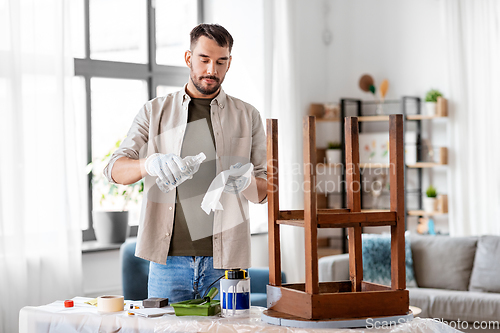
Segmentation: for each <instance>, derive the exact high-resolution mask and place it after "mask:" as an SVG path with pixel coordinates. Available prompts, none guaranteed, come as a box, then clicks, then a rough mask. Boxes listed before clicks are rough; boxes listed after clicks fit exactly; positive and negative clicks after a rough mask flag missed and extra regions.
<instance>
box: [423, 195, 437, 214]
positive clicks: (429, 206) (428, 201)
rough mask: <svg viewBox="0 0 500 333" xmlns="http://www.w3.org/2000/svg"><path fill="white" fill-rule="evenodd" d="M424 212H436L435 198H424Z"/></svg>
mask: <svg viewBox="0 0 500 333" xmlns="http://www.w3.org/2000/svg"><path fill="white" fill-rule="evenodd" d="M424 211H425V212H426V213H434V212H435V211H436V198H429V197H424Z"/></svg>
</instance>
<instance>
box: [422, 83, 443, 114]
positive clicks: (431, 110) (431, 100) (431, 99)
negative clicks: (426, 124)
mask: <svg viewBox="0 0 500 333" xmlns="http://www.w3.org/2000/svg"><path fill="white" fill-rule="evenodd" d="M442 96H443V94H441V92H440V91H439V90H436V89H431V90H429V91H428V92H427V94H426V95H425V109H426V111H427V115H428V116H435V115H436V103H437V100H438V97H442Z"/></svg>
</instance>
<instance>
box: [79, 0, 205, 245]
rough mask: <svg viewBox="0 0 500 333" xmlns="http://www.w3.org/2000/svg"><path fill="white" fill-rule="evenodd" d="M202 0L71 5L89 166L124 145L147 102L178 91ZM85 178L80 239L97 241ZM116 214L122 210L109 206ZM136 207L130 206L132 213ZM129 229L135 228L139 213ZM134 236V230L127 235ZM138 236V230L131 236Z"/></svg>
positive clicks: (98, 0) (93, 201)
mask: <svg viewBox="0 0 500 333" xmlns="http://www.w3.org/2000/svg"><path fill="white" fill-rule="evenodd" d="M202 1H203V0H197V1H193V0H181V1H180V0H175V1H174V0H143V1H137V0H75V4H76V5H75V6H74V7H72V13H71V15H72V22H73V25H72V29H73V30H72V33H73V36H72V42H73V56H74V58H75V75H76V78H75V86H74V87H75V89H74V91H75V94H76V97H77V98H76V99H75V100H76V101H78V103H79V105H78V106H77V107H79V108H81V109H82V111H83V110H84V114H85V115H86V119H85V121H82V123H85V126H86V145H87V161H88V162H89V163H90V162H91V161H92V160H93V159H95V158H97V157H100V156H103V155H105V154H106V152H108V151H109V150H110V149H111V148H112V147H113V146H114V144H115V143H116V142H117V141H118V140H121V139H123V138H125V136H126V134H127V131H128V129H129V128H130V125H131V124H132V121H133V119H134V117H135V115H136V114H137V112H138V111H139V109H140V108H141V107H142V105H143V104H144V103H145V102H146V101H147V100H149V99H152V98H154V97H156V96H159V95H164V94H167V93H170V92H172V91H177V90H179V89H180V88H181V87H182V86H183V85H184V84H185V82H186V79H187V77H188V75H189V70H188V68H187V67H186V65H185V63H184V51H185V50H187V49H188V48H189V32H190V30H191V29H192V28H193V27H194V26H195V25H196V24H197V23H198V22H201V21H202V12H203V6H202ZM91 184H92V179H91V176H90V175H89V176H88V196H87V200H88V207H89V209H88V212H89V214H88V215H89V219H88V220H89V223H88V225H85V226H82V230H83V240H84V241H85V240H93V239H95V236H94V231H93V227H92V221H91V216H92V214H90V212H91V211H92V209H93V207H94V206H95V205H97V204H98V203H99V197H98V195H97V193H93V192H96V191H97V190H98V189H97V187H94V189H92V186H91ZM115 205H116V209H119V207H118V206H121V205H122V203H115ZM138 205H140V203H135V206H138ZM133 206H134V204H132V206H129V207H128V208H129V209H130V210H131V211H133V212H132V214H131V216H132V218H131V221H130V222H129V223H131V224H137V222H138V215H139V214H138V210H139V208H138V207H133ZM133 230H134V229H132V232H134V231H133ZM135 231H136V229H135Z"/></svg>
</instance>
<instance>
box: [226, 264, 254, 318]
mask: <svg viewBox="0 0 500 333" xmlns="http://www.w3.org/2000/svg"><path fill="white" fill-rule="evenodd" d="M220 290H221V305H222V307H221V308H222V309H221V316H222V317H233V316H238V317H248V316H249V315H250V278H249V277H248V276H247V272H246V271H245V270H242V269H231V270H226V274H225V277H224V278H223V279H221V280H220Z"/></svg>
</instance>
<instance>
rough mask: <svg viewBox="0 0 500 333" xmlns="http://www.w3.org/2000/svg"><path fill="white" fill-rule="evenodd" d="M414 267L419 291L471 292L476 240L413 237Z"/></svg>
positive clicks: (475, 238)
mask: <svg viewBox="0 0 500 333" xmlns="http://www.w3.org/2000/svg"><path fill="white" fill-rule="evenodd" d="M410 237H411V250H412V256H413V267H414V269H415V277H416V280H417V285H418V286H419V287H420V288H438V289H449V290H468V287H469V281H470V275H471V272H472V265H473V263H474V255H475V252H476V243H477V237H459V238H454V237H448V236H421V235H416V234H411V236H410Z"/></svg>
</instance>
